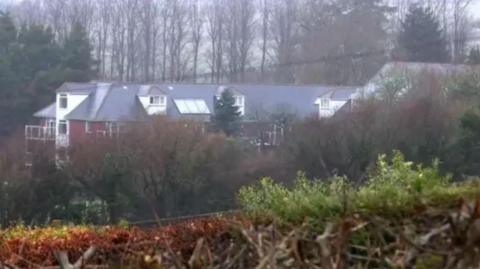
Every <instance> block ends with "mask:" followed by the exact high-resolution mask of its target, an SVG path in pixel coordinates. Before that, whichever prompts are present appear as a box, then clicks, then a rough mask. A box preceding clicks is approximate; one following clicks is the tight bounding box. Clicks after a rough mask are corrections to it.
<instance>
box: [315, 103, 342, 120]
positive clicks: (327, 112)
mask: <svg viewBox="0 0 480 269" xmlns="http://www.w3.org/2000/svg"><path fill="white" fill-rule="evenodd" d="M346 103H347V101H344V100H342V101H339V100H331V99H330V102H329V104H330V105H329V108H328V109H327V108H322V107H320V105H318V108H319V110H318V115H319V117H320V118H328V117H331V116H333V114H335V112H337V110H338V109H340V108H341V107H342V106H343V105H345V104H346Z"/></svg>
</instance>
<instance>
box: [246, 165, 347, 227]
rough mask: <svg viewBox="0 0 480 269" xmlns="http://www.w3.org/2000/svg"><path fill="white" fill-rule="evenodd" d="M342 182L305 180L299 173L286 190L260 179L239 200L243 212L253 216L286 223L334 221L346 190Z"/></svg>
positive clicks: (269, 180)
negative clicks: (329, 218) (320, 219)
mask: <svg viewBox="0 0 480 269" xmlns="http://www.w3.org/2000/svg"><path fill="white" fill-rule="evenodd" d="M347 188H348V184H347V183H346V181H345V179H344V178H340V177H338V178H333V179H331V180H330V181H328V182H324V181H320V180H314V181H310V180H308V179H307V178H306V177H305V175H304V174H302V173H299V174H298V175H297V178H296V180H295V183H294V186H293V187H292V188H291V189H289V188H287V187H285V186H283V185H282V184H277V183H275V182H274V181H273V180H272V179H270V178H263V179H261V180H260V183H259V185H257V186H247V187H243V188H242V189H240V191H239V195H238V198H239V200H240V202H241V203H242V205H243V206H244V208H245V209H246V210H247V211H248V212H251V213H253V214H254V215H258V216H261V215H262V214H266V215H267V216H278V217H280V218H281V219H284V220H286V221H294V222H301V221H303V220H304V218H306V217H322V218H323V217H333V216H335V215H338V214H339V213H340V212H341V210H342V201H344V200H345V199H344V197H343V196H342V195H344V194H345V190H346V189H347Z"/></svg>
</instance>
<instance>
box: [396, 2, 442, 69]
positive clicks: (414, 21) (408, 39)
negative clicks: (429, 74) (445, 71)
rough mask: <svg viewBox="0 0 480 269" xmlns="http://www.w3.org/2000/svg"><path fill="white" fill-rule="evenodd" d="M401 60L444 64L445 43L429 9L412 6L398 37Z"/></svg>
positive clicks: (438, 24) (437, 23)
mask: <svg viewBox="0 0 480 269" xmlns="http://www.w3.org/2000/svg"><path fill="white" fill-rule="evenodd" d="M398 46H399V47H398V48H397V49H398V51H399V53H400V58H401V60H406V61H413V62H445V61H447V60H448V51H447V41H446V39H445V36H444V34H443V31H442V29H441V28H440V23H439V22H438V20H437V19H436V18H435V16H434V15H433V12H432V11H431V10H430V9H429V8H423V7H421V6H419V5H412V6H410V8H409V11H408V14H407V16H406V17H405V20H404V21H403V23H402V29H401V30H400V33H399V36H398Z"/></svg>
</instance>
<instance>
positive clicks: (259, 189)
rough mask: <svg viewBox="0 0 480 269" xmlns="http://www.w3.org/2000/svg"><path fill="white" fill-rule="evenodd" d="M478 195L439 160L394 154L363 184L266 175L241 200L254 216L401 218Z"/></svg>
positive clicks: (244, 190) (287, 218)
mask: <svg viewBox="0 0 480 269" xmlns="http://www.w3.org/2000/svg"><path fill="white" fill-rule="evenodd" d="M478 194H480V188H479V184H478V182H475V181H473V182H464V183H457V184H452V183H450V178H449V177H445V176H442V175H441V174H440V173H439V171H438V161H434V163H433V165H432V166H431V167H422V166H421V165H414V164H413V163H412V162H408V161H405V159H404V157H403V155H402V154H401V153H400V152H394V156H393V158H392V160H391V162H388V161H387V158H386V156H385V155H381V156H380V157H379V158H378V161H377V165H376V167H375V169H373V170H372V171H371V172H370V176H369V179H368V180H367V182H366V183H365V184H362V185H360V186H353V185H352V184H351V183H348V182H347V180H346V179H345V178H339V177H336V178H333V179H330V180H327V181H321V180H308V179H307V178H305V176H304V175H303V174H299V175H298V177H297V180H296V181H295V184H294V185H293V186H292V187H291V188H287V187H285V186H284V185H282V184H277V183H275V182H274V181H273V180H271V179H268V178H264V179H262V180H261V181H260V183H259V184H258V185H255V186H248V187H243V188H242V189H241V190H240V192H239V195H238V198H239V201H240V203H241V205H242V206H243V208H244V209H245V210H246V211H247V212H250V213H252V214H253V215H254V216H267V217H278V218H280V219H281V220H283V221H287V222H301V221H304V220H305V219H308V218H315V219H318V218H319V219H322V220H325V219H330V218H335V217H338V216H341V214H345V213H346V214H353V213H363V214H370V213H373V214H378V215H382V216H387V217H395V216H401V215H404V214H410V213H413V212H414V211H415V210H418V209H419V208H423V207H426V206H449V205H451V204H452V203H455V202H457V201H458V199H460V198H462V197H464V198H472V197H475V195H478Z"/></svg>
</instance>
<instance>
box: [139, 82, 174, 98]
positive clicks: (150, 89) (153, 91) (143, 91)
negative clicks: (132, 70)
mask: <svg viewBox="0 0 480 269" xmlns="http://www.w3.org/2000/svg"><path fill="white" fill-rule="evenodd" d="M167 92H168V90H164V89H162V88H160V87H159V86H158V85H141V86H140V88H139V89H138V95H139V96H147V95H164V94H168V93H167Z"/></svg>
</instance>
